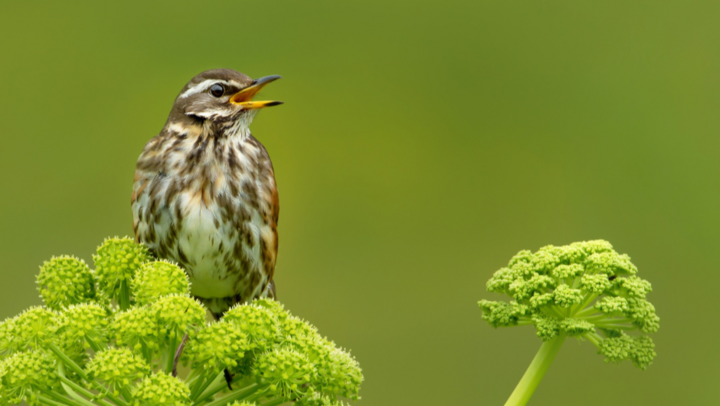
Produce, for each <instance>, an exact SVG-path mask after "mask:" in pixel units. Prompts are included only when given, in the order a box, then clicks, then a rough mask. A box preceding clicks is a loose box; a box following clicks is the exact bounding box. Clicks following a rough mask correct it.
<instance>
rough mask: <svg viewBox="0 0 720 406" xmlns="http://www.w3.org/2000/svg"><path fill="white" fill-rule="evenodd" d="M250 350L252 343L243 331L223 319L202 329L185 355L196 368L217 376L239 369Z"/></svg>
mask: <svg viewBox="0 0 720 406" xmlns="http://www.w3.org/2000/svg"><path fill="white" fill-rule="evenodd" d="M249 348H250V343H249V342H248V338H247V335H246V334H245V333H244V332H243V330H242V329H241V328H240V327H239V326H238V325H236V324H235V323H232V322H229V321H227V320H225V319H223V320H221V321H217V322H213V323H210V324H209V325H207V326H205V327H204V328H202V329H200V331H199V332H198V333H197V336H195V337H194V339H193V340H192V341H191V342H190V345H189V346H188V348H187V351H186V353H185V354H186V356H187V357H188V358H189V359H191V360H192V362H193V367H194V368H202V369H204V370H206V371H211V372H212V373H213V374H215V373H217V372H218V371H221V370H223V369H226V368H227V369H234V368H235V367H237V366H238V362H239V361H240V360H242V358H243V356H244V355H245V352H246V351H248V350H249Z"/></svg>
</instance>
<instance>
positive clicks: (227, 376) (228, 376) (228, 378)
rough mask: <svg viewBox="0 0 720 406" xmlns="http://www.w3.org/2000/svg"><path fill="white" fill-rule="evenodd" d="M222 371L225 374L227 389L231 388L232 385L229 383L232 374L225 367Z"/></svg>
mask: <svg viewBox="0 0 720 406" xmlns="http://www.w3.org/2000/svg"><path fill="white" fill-rule="evenodd" d="M223 373H224V374H225V382H227V385H228V389H230V390H233V388H232V385H231V384H232V380H233V376H232V374H231V373H230V371H228V369H227V368H225V369H224V370H223Z"/></svg>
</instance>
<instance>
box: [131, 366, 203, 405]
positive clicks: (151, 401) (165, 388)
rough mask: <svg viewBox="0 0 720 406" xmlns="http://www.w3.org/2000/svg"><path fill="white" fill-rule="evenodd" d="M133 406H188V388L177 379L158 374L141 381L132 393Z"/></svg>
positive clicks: (189, 401)
mask: <svg viewBox="0 0 720 406" xmlns="http://www.w3.org/2000/svg"><path fill="white" fill-rule="evenodd" d="M132 396H133V397H132V405H133V406H188V405H190V404H192V402H191V400H190V388H188V386H187V385H186V384H185V383H184V382H183V381H181V380H179V379H178V378H174V377H172V376H170V375H168V374H165V373H164V372H158V373H156V374H152V375H151V376H148V377H146V378H145V379H143V380H142V381H141V382H140V383H139V384H138V385H137V386H136V387H135V390H134V391H133V392H132Z"/></svg>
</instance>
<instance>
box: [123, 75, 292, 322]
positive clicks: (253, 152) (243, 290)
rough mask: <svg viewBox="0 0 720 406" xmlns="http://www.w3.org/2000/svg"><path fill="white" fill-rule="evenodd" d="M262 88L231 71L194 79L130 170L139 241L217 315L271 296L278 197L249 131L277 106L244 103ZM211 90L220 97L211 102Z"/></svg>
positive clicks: (269, 166)
mask: <svg viewBox="0 0 720 406" xmlns="http://www.w3.org/2000/svg"><path fill="white" fill-rule="evenodd" d="M263 79H264V80H265V82H262V81H261V82H258V81H253V80H252V79H250V78H249V77H247V76H246V75H243V74H242V73H239V72H235V71H232V70H228V69H217V70H211V71H207V72H203V73H201V74H200V75H198V76H196V77H195V78H193V79H192V80H191V81H190V82H189V83H188V84H187V85H186V86H185V87H184V88H183V90H182V91H181V93H180V95H179V96H178V97H177V99H176V101H175V105H174V106H173V109H172V111H171V113H170V116H169V117H168V121H167V123H166V124H165V126H164V128H163V129H162V131H161V132H160V134H159V135H157V136H156V137H154V138H153V139H151V140H150V141H149V142H148V143H147V145H146V146H145V148H144V149H143V151H142V154H141V155H140V158H139V159H138V162H137V166H136V172H135V180H134V185H133V194H132V211H133V220H134V221H133V229H134V231H135V236H136V238H137V240H138V241H139V242H142V243H145V244H146V245H147V246H148V247H150V249H151V250H152V251H153V252H154V253H155V255H157V256H158V257H159V258H165V259H169V260H172V261H175V262H177V263H178V264H180V265H181V266H182V267H184V268H185V269H186V271H187V273H188V276H189V278H190V281H191V283H192V285H191V289H192V293H193V295H195V296H196V297H198V298H199V299H201V300H202V301H203V302H204V303H205V304H206V305H207V306H208V308H210V310H211V311H212V312H213V313H214V314H215V315H220V314H222V312H224V311H225V310H226V309H227V308H228V307H229V306H231V305H232V304H234V303H237V302H244V301H248V300H251V299H253V298H257V297H262V296H265V295H268V294H269V295H273V294H274V288H273V287H272V284H271V281H272V278H273V273H274V269H275V261H276V258H277V250H278V234H277V222H278V213H279V201H278V193H277V187H276V184H275V174H274V171H273V167H272V163H271V162H270V157H269V156H268V153H267V151H266V150H265V148H264V147H263V145H262V144H261V143H260V142H259V141H258V140H256V139H255V138H254V137H253V136H252V135H251V134H250V130H249V128H248V127H249V126H250V123H251V122H252V120H253V118H254V116H255V114H257V112H258V111H259V110H258V109H259V108H260V107H265V106H271V105H275V104H279V102H251V101H249V99H248V97H249V98H251V97H252V96H254V94H255V93H257V91H259V88H262V86H264V84H265V83H269V82H270V81H272V80H275V79H276V77H272V78H269V79H265V78H263ZM218 84H219V85H220V86H222V87H223V88H224V89H225V92H224V94H223V96H221V97H216V96H215V95H213V93H212V92H213V91H214V90H217V87H213V86H215V85H218ZM256 88H257V90H256ZM243 89H245V90H243ZM263 103H264V104H263Z"/></svg>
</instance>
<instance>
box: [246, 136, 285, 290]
mask: <svg viewBox="0 0 720 406" xmlns="http://www.w3.org/2000/svg"><path fill="white" fill-rule="evenodd" d="M248 142H250V143H252V144H253V145H255V146H257V147H258V148H259V149H260V151H261V152H260V154H259V156H258V166H259V168H258V169H259V174H258V175H259V176H258V178H257V182H258V186H259V188H258V189H259V190H260V191H261V192H260V196H262V200H263V203H264V205H263V206H264V207H263V210H262V211H261V214H262V217H263V220H264V222H265V224H266V227H268V231H266V232H264V233H262V238H261V239H260V241H261V253H262V260H263V266H264V268H265V273H266V274H267V275H268V281H272V279H273V275H274V274H275V262H276V260H277V253H278V231H277V224H278V219H279V217H280V198H279V196H278V190H277V184H276V183H275V170H274V169H273V166H272V162H271V161H270V155H269V154H268V152H267V150H266V149H265V147H264V146H263V145H262V144H261V143H260V142H259V141H258V140H256V139H255V138H254V137H253V136H250V137H249V139H248ZM271 286H272V289H273V290H274V283H273V284H272V285H271Z"/></svg>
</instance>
